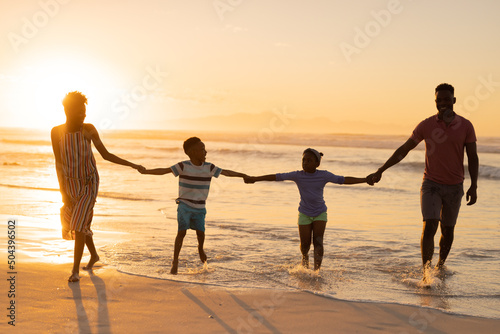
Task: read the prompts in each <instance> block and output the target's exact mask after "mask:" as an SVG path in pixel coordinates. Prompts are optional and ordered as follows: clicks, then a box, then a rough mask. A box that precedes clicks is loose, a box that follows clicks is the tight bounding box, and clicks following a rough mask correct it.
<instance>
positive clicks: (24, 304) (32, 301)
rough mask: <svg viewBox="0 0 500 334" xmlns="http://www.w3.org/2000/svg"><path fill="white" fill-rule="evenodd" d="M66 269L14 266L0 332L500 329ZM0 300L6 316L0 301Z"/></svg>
mask: <svg viewBox="0 0 500 334" xmlns="http://www.w3.org/2000/svg"><path fill="white" fill-rule="evenodd" d="M69 269H70V265H69V264H46V263H36V262H28V263H23V264H22V265H20V266H19V268H18V274H17V276H16V292H17V293H16V298H15V303H16V320H15V324H16V326H15V327H12V326H10V325H8V324H7V320H6V318H5V317H4V318H3V319H4V320H3V321H2V324H1V326H0V327H1V332H2V333H7V332H9V333H13V332H16V333H180V332H184V333H226V332H227V333H304V332H305V333H308V332H309V333H312V332H316V333H327V332H328V333H332V332H336V333H473V332H474V333H492V332H494V331H495V328H498V326H499V325H500V320H493V319H483V318H477V317H465V316H456V315H450V314H445V313H442V312H440V311H436V310H432V309H426V308H419V307H411V306H402V305H396V304H383V303H361V302H346V301H340V300H335V299H332V298H324V297H321V296H318V295H314V294H311V293H307V292H282V291H274V290H264V289H257V290H256V289H252V290H242V289H238V290H233V289H227V288H220V287H214V286H208V285H197V284H189V283H179V282H172V281H168V280H161V279H152V278H147V277H140V276H134V275H128V274H124V273H120V272H118V271H116V270H115V269H113V268H111V267H109V266H104V265H99V266H96V268H95V269H94V270H93V271H91V272H86V271H82V272H81V280H80V282H79V283H68V282H67V281H66V278H67V276H68V272H69ZM3 272H4V273H5V272H6V270H3ZM6 289H8V283H7V285H6V280H2V291H6ZM4 295H5V294H4ZM2 301H3V302H2V304H4V312H8V311H5V304H6V299H4V298H2ZM13 329H15V331H13Z"/></svg>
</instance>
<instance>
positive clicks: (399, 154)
mask: <svg viewBox="0 0 500 334" xmlns="http://www.w3.org/2000/svg"><path fill="white" fill-rule="evenodd" d="M417 145H418V143H415V141H413V139H411V138H409V139H408V140H407V141H406V142H405V143H404V144H403V145H401V146H400V147H399V148H398V149H397V150H396V151H394V153H393V154H392V156H391V157H390V158H389V159H388V160H387V161H386V162H385V164H383V165H382V167H380V168H379V169H378V170H377V171H376V172H375V173H373V174H370V175H368V176H367V177H366V179H367V182H368V184H370V185H373V184H374V183H377V182H378V181H380V179H381V178H382V173H383V172H385V171H386V170H387V169H389V168H391V167H392V166H394V165H395V164H397V163H398V162H400V161H401V160H403V159H404V158H405V157H406V155H407V154H408V152H410V151H411V150H413V149H414V148H415V147H417Z"/></svg>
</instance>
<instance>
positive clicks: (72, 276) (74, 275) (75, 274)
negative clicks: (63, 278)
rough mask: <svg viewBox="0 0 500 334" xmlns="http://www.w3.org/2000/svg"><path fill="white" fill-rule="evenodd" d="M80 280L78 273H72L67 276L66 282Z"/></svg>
mask: <svg viewBox="0 0 500 334" xmlns="http://www.w3.org/2000/svg"><path fill="white" fill-rule="evenodd" d="M79 280H80V275H78V273H72V274H71V276H70V277H69V278H68V282H78V281H79Z"/></svg>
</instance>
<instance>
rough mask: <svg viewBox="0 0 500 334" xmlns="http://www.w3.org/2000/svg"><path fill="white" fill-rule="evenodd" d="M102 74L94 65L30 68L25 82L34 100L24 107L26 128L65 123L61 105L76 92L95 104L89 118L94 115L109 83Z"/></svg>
mask: <svg viewBox="0 0 500 334" xmlns="http://www.w3.org/2000/svg"><path fill="white" fill-rule="evenodd" d="M102 73H103V72H102V71H100V69H99V68H97V67H96V66H93V65H92V64H89V63H84V62H81V61H72V60H63V59H58V60H54V61H51V62H47V63H43V64H40V65H38V66H36V67H32V68H29V69H28V71H27V74H26V75H25V78H24V79H25V80H23V81H24V82H25V88H27V87H30V88H31V92H32V95H31V96H32V97H33V98H32V99H31V100H30V101H24V102H23V103H22V105H23V108H22V109H23V113H24V115H23V116H25V117H24V120H25V122H26V124H25V126H27V127H36V128H43V129H48V128H51V127H53V126H54V125H57V124H61V123H63V122H64V121H65V115H64V109H63V106H62V104H61V101H62V99H63V98H64V96H65V95H66V94H67V93H68V92H71V91H75V90H77V91H80V92H82V93H84V94H85V95H86V96H87V98H89V101H90V102H94V103H93V104H90V102H89V106H88V108H87V116H89V114H92V112H94V113H95V111H96V110H99V108H96V107H97V106H96V103H95V102H96V101H101V100H102V99H103V95H104V94H106V93H105V91H106V90H105V82H106V81H109V79H110V78H103V74H102ZM26 86H27V87H26ZM106 86H107V85H106ZM92 116H95V115H92ZM87 118H89V117H87Z"/></svg>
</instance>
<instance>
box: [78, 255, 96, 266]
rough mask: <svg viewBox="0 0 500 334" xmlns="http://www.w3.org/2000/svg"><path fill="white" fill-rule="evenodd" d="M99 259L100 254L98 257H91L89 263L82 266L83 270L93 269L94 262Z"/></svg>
mask: <svg viewBox="0 0 500 334" xmlns="http://www.w3.org/2000/svg"><path fill="white" fill-rule="evenodd" d="M97 261H99V255H98V256H97V257H92V256H91V257H90V260H89V263H88V264H87V265H86V266H85V267H82V268H83V270H92V267H93V266H94V264H95V263H96V262H97Z"/></svg>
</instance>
